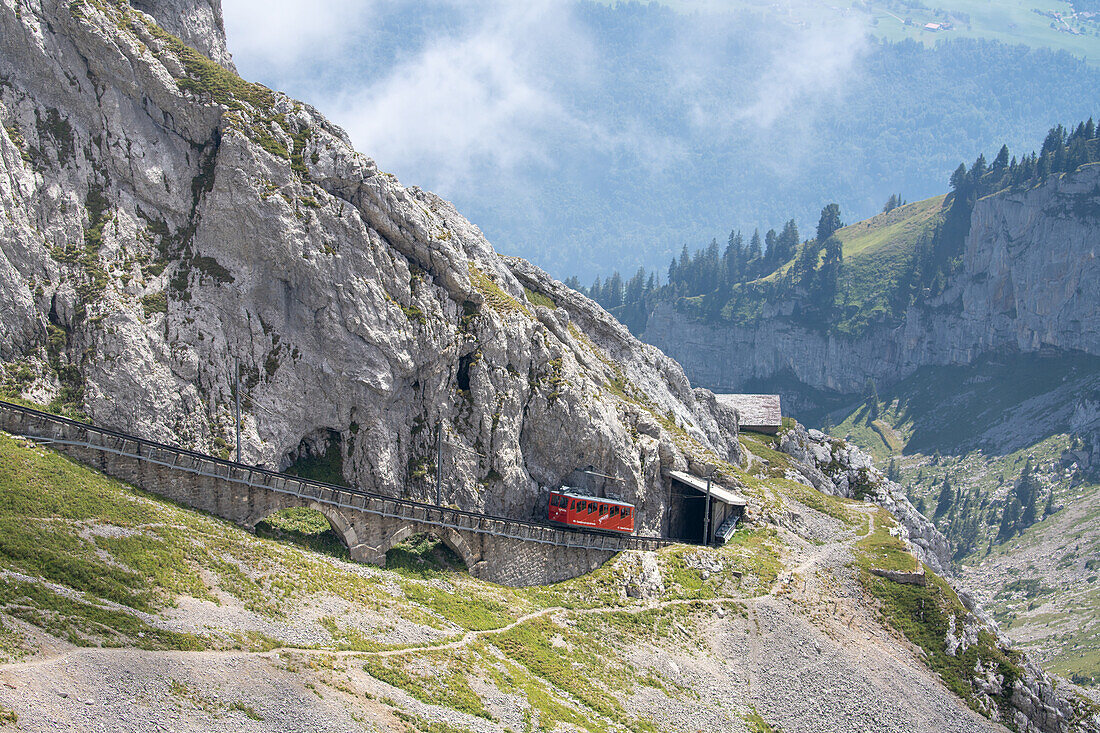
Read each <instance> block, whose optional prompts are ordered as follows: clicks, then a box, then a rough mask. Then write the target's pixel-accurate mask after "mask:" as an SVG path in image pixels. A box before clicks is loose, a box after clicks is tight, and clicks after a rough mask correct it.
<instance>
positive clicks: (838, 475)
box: [779, 423, 951, 573]
mask: <svg viewBox="0 0 1100 733" xmlns="http://www.w3.org/2000/svg"><path fill="white" fill-rule="evenodd" d="M779 447H780V450H782V451H783V452H784V453H786V454H788V455H790V456H791V457H792V458H794V459H795V467H796V469H797V470H798V472H799V475H798V476H792V478H794V479H796V480H801V481H802V482H803V483H805V484H807V485H809V486H813V487H814V488H816V489H817V490H818V491H820V492H822V493H824V494H832V495H833V496H843V497H846V498H849V499H864V500H866V501H872V502H874V503H876V504H878V505H879V506H881V507H883V508H885V509H886V510H887V511H889V512H890V513H891V514H893V515H894V517H895V518H896V519H897V520H898V522H899V523H900V524H901V526H902V527H903V528H904V530H905V537H904V538H903V539H905V540H907V541H908V542H909V544H910V546H911V547H912V548H913V553H914V554H915V555H916V556H917V557H918V558H920V560H921V561H923V562H924V563H925V564H926V565H928V567H930V568H932V569H933V570H935V571H936V572H937V573H945V572H946V571H947V568H948V567H949V566H950V563H951V547H950V544H949V543H948V541H947V538H946V537H944V536H943V533H942V532H940V531H939V530H938V529H936V525H934V524H933V523H932V521H931V520H929V519H928V518H927V517H926V516H924V515H923V514H921V513H920V512H919V511H917V508H916V507H914V506H913V504H912V502H910V501H909V498H908V497H907V496H906V495H905V489H903V488H902V487H901V486H900V485H898V484H897V483H895V482H893V481H890V480H889V479H887V478H886V476H884V475H883V473H882V472H881V471H879V470H878V469H877V468H876V467H875V463H874V459H872V458H871V456H869V455H867V454H866V453H864V452H863V451H862V450H860V449H859V448H858V447H857V446H855V445H852V444H851V443H848V442H847V441H843V440H839V439H837V438H832V437H830V436H828V435H826V434H825V433H823V432H821V431H820V430H806V428H804V427H803V426H802V425H800V424H799V423H795V424H794V426H793V427H791V428H790V429H788V430H786V431H784V432H783V434H782V435H781V436H780V443H779Z"/></svg>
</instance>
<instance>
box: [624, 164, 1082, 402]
mask: <svg viewBox="0 0 1100 733" xmlns="http://www.w3.org/2000/svg"><path fill="white" fill-rule="evenodd" d="M971 221H972V223H971V228H970V234H969V236H968V237H967V240H966V245H965V249H964V252H963V256H962V267H961V269H960V271H959V272H957V273H955V274H954V275H953V276H952V277H951V278H950V280H949V282H948V286H947V288H946V290H945V291H944V292H943V293H942V294H940V295H938V296H935V297H930V298H928V299H926V300H925V301H923V302H921V303H920V305H916V306H912V307H910V308H909V309H908V310H907V311H906V313H905V314H904V318H903V320H902V321H901V325H887V324H880V325H877V326H872V327H871V328H869V329H868V330H867V331H866V332H865V333H863V334H862V335H860V336H858V337H855V338H847V337H842V336H839V335H835V334H828V333H823V332H821V331H818V330H813V329H810V328H807V327H805V326H803V325H800V324H799V323H796V322H794V321H793V320H791V319H790V318H788V317H787V316H789V315H790V313H789V312H787V309H789V307H790V304H780V305H777V306H775V307H773V308H772V309H771V311H769V312H768V313H765V314H764V318H765V320H766V323H767V327H766V328H762V327H760V325H759V324H758V323H752V324H746V325H737V324H729V323H723V324H719V325H708V324H704V323H699V322H696V321H693V320H692V319H691V318H689V317H688V316H686V315H684V314H682V313H680V312H678V311H677V310H676V309H675V308H674V307H673V306H671V305H670V304H668V303H662V304H661V305H659V306H658V307H657V309H656V310H655V312H654V313H653V314H652V315H651V316H650V318H649V321H648V324H647V326H646V331H645V334H644V336H643V338H644V339H645V340H646V341H647V342H649V343H652V344H654V345H656V346H658V347H660V348H661V349H662V350H663V351H664V352H665V353H667V354H668V355H669V356H671V357H673V358H675V359H677V360H678V361H679V362H680V363H681V364H682V365H683V366H684V369H685V371H686V372H687V373H688V374H689V375H690V376H691V378H692V379H693V380H695V381H697V382H699V383H701V384H706V385H711V386H714V387H715V388H717V387H721V388H722V389H723V390H730V391H735V390H737V389H740V388H741V387H742V386H743V385H745V384H746V383H747V382H750V381H753V380H766V379H771V378H776V377H784V378H793V379H796V380H797V381H799V382H801V383H802V384H804V385H807V386H809V387H812V388H814V389H820V390H826V391H831V392H839V393H843V394H854V393H858V392H860V391H861V390H862V389H863V386H864V383H865V382H866V380H867V379H868V378H872V379H875V380H876V381H877V382H878V384H879V385H880V386H881V385H884V384H891V383H893V382H896V381H898V380H900V379H903V378H905V377H906V376H908V375H909V374H912V373H913V372H914V371H915V370H916V369H918V368H919V367H922V366H929V365H937V366H938V365H959V364H969V363H970V362H972V361H974V360H975V359H976V358H977V357H979V356H980V355H982V354H985V353H988V352H996V351H1019V352H1033V351H1038V350H1040V349H1044V348H1053V349H1059V350H1062V351H1078V352H1084V353H1088V354H1100V289H1097V288H1096V287H1095V283H1096V282H1097V280H1098V278H1100V257H1098V254H1100V165H1097V164H1091V165H1087V166H1083V167H1082V168H1080V169H1078V170H1077V171H1076V172H1075V173H1071V174H1065V175H1063V176H1060V177H1057V178H1053V179H1051V180H1049V181H1047V182H1046V183H1044V184H1042V185H1040V186H1037V187H1035V188H1033V189H1030V190H1028V191H1023V192H1017V191H1004V192H1001V193H997V194H994V195H991V196H988V197H986V198H984V199H982V200H980V201H978V202H977V204H976V205H975V207H974V212H973V217H972V220H971Z"/></svg>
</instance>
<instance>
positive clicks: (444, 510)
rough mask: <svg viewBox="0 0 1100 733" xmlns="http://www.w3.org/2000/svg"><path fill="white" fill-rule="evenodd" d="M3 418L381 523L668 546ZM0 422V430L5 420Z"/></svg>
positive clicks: (566, 541) (602, 546)
mask: <svg viewBox="0 0 1100 733" xmlns="http://www.w3.org/2000/svg"><path fill="white" fill-rule="evenodd" d="M5 413H6V414H7V415H9V416H12V417H14V416H18V419H17V420H16V422H17V423H18V424H19V426H20V427H19V429H18V430H16V431H12V432H15V433H17V434H19V435H21V436H22V437H25V438H28V439H31V440H34V441H36V442H40V443H46V444H53V445H58V446H64V447H73V448H85V449H89V450H96V451H102V452H105V453H110V454H113V455H118V456H123V457H126V458H131V459H135V460H139V461H142V462H145V463H150V464H153V465H157V466H161V467H164V468H168V469H171V470H175V471H181V472H185V473H189V474H192V475H196V476H204V477H209V478H215V479H219V480H222V481H228V482H231V483H237V484H242V485H245V486H249V487H252V488H258V489H263V490H267V491H273V492H276V493H280V494H286V495H289V496H294V497H297V498H299V499H305V500H308V501H315V502H317V503H319V504H326V505H329V506H333V507H338V508H341V509H350V510H353V511H360V512H366V513H368V514H374V515H377V516H381V517H387V518H392V519H402V520H407V521H414V522H418V523H420V524H426V525H429V526H434V527H443V528H447V529H453V530H458V531H463V532H474V533H478V534H488V535H493V536H495V537H504V538H507V539H514V540H521V541H524V542H534V543H538V544H546V545H555V546H558V547H568V548H575V549H585V550H602V551H607V552H618V551H620V550H655V549H657V548H659V547H663V546H665V545H669V544H673V543H674V541H673V540H669V539H667V538H664V537H646V536H634V535H608V534H602V533H598V532H591V531H586V530H581V529H578V530H572V529H565V528H560V527H555V526H551V525H548V524H541V523H539V522H532V521H529V520H523V519H514V518H511V517H501V516H496V515H492V514H480V513H477V512H470V511H465V510H462V509H451V508H448V507H440V506H436V505H435V504H426V503H423V502H417V501H412V500H411V499H399V498H395V497H390V496H385V495H382V494H376V493H373V492H369V491H364V490H362V489H358V488H352V487H348V486H337V485H335V484H329V483H325V482H323V481H314V480H312V479H304V478H299V477H297V476H289V475H287V474H283V473H278V472H276V471H271V470H268V469H265V468H258V467H256V466H249V465H247V464H243V463H236V462H234V461H228V460H225V459H222V458H217V457H215V456H211V455H207V454H205V453H199V452H196V451H192V450H188V449H186V448H178V447H175V446H170V445H166V444H164V443H158V442H156V441H152V440H147V439H145V438H139V437H137V436H134V435H128V434H126V433H121V432H118V431H116V430H110V429H108V428H100V427H96V426H94V425H91V424H89V423H84V422H80V421H77V420H72V419H70V418H67V417H61V416H59V415H52V414H50V413H47V412H42V411H41V410H35V409H33V408H30V407H24V406H23V405H16V404H13V403H10V402H5V401H3V400H0V415H2V414H5ZM31 421H39V422H40V423H42V424H43V425H42V427H52V428H54V430H53V431H52V432H54V433H55V434H53V435H51V434H48V433H50V432H51V431H50V430H34V429H32V425H31V424H30V423H31ZM2 423H7V420H3V421H2ZM72 429H75V430H76V436H73V435H70V434H66V433H64V432H63V431H65V430H72ZM57 433H62V434H57ZM131 446H132V447H131Z"/></svg>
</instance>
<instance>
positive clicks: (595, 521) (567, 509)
mask: <svg viewBox="0 0 1100 733" xmlns="http://www.w3.org/2000/svg"><path fill="white" fill-rule="evenodd" d="M634 515H635V510H634V505H633V504H627V503H626V502H623V501H615V500H614V499H597V498H596V497H594V496H584V495H581V494H576V493H573V492H571V491H567V490H565V489H560V490H558V491H551V492H550V508H549V519H550V521H551V522H554V523H556V524H564V525H567V526H570V527H584V528H586V529H596V530H600V531H605V532H621V533H623V534H630V533H632V532H633V531H634Z"/></svg>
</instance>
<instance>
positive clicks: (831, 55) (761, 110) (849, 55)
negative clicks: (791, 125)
mask: <svg viewBox="0 0 1100 733" xmlns="http://www.w3.org/2000/svg"><path fill="white" fill-rule="evenodd" d="M866 45H867V35H866V30H865V28H864V26H863V24H862V22H861V21H860V20H859V19H856V18H853V17H849V18H845V19H837V21H836V22H835V23H834V24H831V25H829V26H827V27H826V26H820V25H819V26H817V27H815V28H812V29H809V30H805V31H802V32H798V33H792V34H790V35H789V36H787V38H786V40H785V42H784V43H782V44H780V45H779V46H777V47H776V49H775V51H774V53H773V54H772V56H771V58H770V59H769V61H768V64H767V68H766V70H765V71H764V73H763V74H762V75H761V76H760V79H759V82H758V83H757V85H756V88H755V92H754V94H753V97H754V99H753V100H752V101H751V103H750V104H749V105H748V106H747V107H746V108H745V110H744V111H743V113H742V114H741V115H740V117H741V118H742V119H745V120H749V121H751V122H754V123H756V124H757V125H760V126H762V127H769V126H771V125H772V124H774V123H775V122H776V121H777V120H778V119H780V118H781V117H788V116H791V115H794V114H798V113H799V112H800V111H801V110H805V109H806V108H808V107H814V106H817V105H818V104H819V103H821V102H825V101H827V100H828V97H829V95H832V94H834V93H835V92H836V91H837V90H838V89H839V88H840V87H841V86H842V85H843V83H844V82H845V81H846V80H847V79H848V78H849V77H850V75H851V74H852V73H853V69H854V68H855V66H856V62H857V61H858V59H859V57H860V55H861V54H862V53H863V51H864V49H865V47H866Z"/></svg>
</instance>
